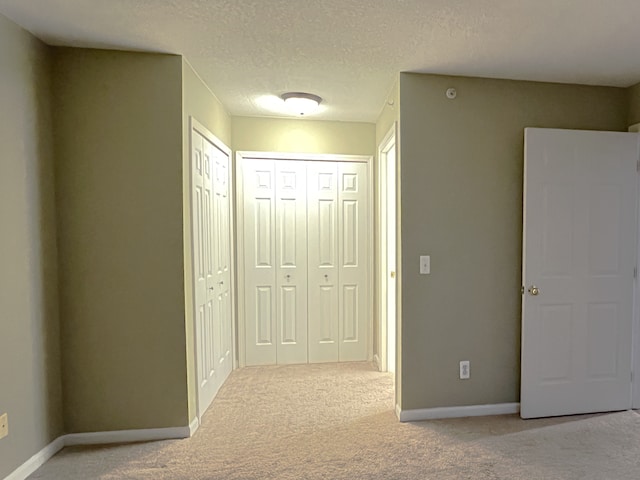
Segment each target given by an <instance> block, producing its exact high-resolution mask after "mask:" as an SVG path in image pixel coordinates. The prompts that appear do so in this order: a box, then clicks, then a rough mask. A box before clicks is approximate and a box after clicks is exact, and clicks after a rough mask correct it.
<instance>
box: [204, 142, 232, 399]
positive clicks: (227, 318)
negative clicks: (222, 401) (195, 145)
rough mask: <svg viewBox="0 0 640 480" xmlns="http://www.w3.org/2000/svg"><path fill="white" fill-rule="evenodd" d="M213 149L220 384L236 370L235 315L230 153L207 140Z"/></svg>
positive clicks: (216, 322) (216, 335) (217, 353)
mask: <svg viewBox="0 0 640 480" xmlns="http://www.w3.org/2000/svg"><path fill="white" fill-rule="evenodd" d="M205 142H206V144H207V146H208V148H209V150H210V151H211V154H212V158H213V164H214V171H213V194H214V195H213V198H214V201H213V212H214V215H213V217H214V221H213V222H212V227H213V230H212V232H211V236H212V239H213V251H214V255H213V258H214V265H213V266H214V272H215V285H212V286H213V288H214V290H213V292H214V293H215V295H216V308H215V311H216V312H217V315H216V317H215V321H214V325H215V331H214V337H215V338H214V345H215V353H216V359H217V365H216V368H217V369H218V388H219V387H220V386H222V383H224V381H225V380H226V379H227V377H228V376H229V373H231V370H232V363H233V359H232V356H231V351H232V347H231V345H232V335H233V332H232V327H233V325H232V315H231V309H232V307H231V225H230V202H229V176H230V175H229V172H230V170H229V153H228V152H225V151H222V150H220V149H218V148H217V147H216V146H215V145H213V144H211V143H209V142H208V141H207V140H205Z"/></svg>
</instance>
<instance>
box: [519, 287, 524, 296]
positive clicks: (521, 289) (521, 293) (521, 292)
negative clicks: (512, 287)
mask: <svg viewBox="0 0 640 480" xmlns="http://www.w3.org/2000/svg"><path fill="white" fill-rule="evenodd" d="M520 295H524V285H522V286H521V287H520Z"/></svg>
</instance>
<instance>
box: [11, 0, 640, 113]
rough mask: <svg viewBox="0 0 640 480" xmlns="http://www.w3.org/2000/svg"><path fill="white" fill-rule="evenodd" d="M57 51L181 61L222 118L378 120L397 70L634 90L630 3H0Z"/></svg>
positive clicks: (635, 31)
mask: <svg viewBox="0 0 640 480" xmlns="http://www.w3.org/2000/svg"><path fill="white" fill-rule="evenodd" d="M0 13H2V14H4V15H6V16H7V17H9V18H10V19H12V20H14V21H15V22H17V23H18V24H20V25H22V26H23V27H25V28H26V29H27V30H29V31H31V32H32V33H33V34H35V35H36V36H38V37H39V38H41V39H42V40H44V41H46V42H47V43H50V44H53V45H69V46H83V47H99V48H118V49H135V50H143V51H153V52H168V53H179V54H183V55H184V56H185V57H186V58H187V59H188V60H189V62H190V63H191V64H192V65H193V66H194V68H195V69H196V70H197V71H198V73H199V74H200V75H201V76H202V78H203V79H204V80H205V81H206V82H207V83H208V84H209V86H210V87H211V89H212V90H213V91H214V92H215V93H216V95H217V96H218V97H219V99H220V100H221V101H222V103H223V104H224V105H225V106H226V108H227V109H228V111H229V112H230V113H231V114H232V115H252V116H273V115H278V113H277V112H274V111H273V110H270V109H269V101H268V100H269V98H268V97H267V98H264V96H269V95H279V94H281V93H284V92H287V91H306V92H311V93H315V94H318V95H320V96H321V97H323V98H324V102H323V108H322V110H321V111H320V112H319V113H318V114H316V115H315V118H319V119H332V120H345V121H366V122H374V121H375V120H376V118H377V116H378V114H379V112H380V110H381V109H382V106H383V104H384V102H385V99H386V97H387V95H388V93H389V91H390V89H391V87H392V86H393V83H394V81H395V80H396V78H397V74H398V72H400V71H415V72H429V73H444V74H455V75H472V76H483V77H496V78H511V79H526V80H540V81H554V82H567V83H583V84H596V85H615V86H628V85H631V84H634V83H636V82H638V81H640V55H638V53H637V50H638V47H637V46H638V45H640V27H638V25H637V23H638V20H639V19H640V1H638V0H108V1H107V0H0Z"/></svg>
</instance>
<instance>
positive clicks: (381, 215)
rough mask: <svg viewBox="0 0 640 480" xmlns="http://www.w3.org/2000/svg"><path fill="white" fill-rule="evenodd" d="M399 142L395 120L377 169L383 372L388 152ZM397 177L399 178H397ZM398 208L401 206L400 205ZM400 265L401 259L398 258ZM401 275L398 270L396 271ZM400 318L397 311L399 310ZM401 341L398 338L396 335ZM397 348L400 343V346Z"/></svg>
mask: <svg viewBox="0 0 640 480" xmlns="http://www.w3.org/2000/svg"><path fill="white" fill-rule="evenodd" d="M396 141H397V122H394V123H393V125H392V126H391V128H390V129H389V131H388V132H387V134H386V135H385V136H384V138H383V139H382V141H381V142H380V145H379V146H378V162H377V163H378V165H377V167H378V171H377V174H378V175H377V178H378V182H377V187H378V188H377V192H378V194H377V197H378V198H377V203H376V208H377V212H378V216H377V219H378V228H377V229H376V236H377V244H378V250H377V252H376V253H377V255H376V258H377V260H378V269H377V271H376V298H377V302H376V306H377V321H378V342H379V344H378V354H379V358H380V363H379V368H380V370H381V371H383V372H386V371H388V365H389V362H388V358H387V357H388V348H387V337H388V318H387V295H386V293H385V292H386V291H387V273H388V265H387V229H388V220H387V187H386V185H387V168H388V165H387V154H388V153H389V151H391V149H392V148H396ZM396 165H397V148H396ZM396 178H397V177H396ZM396 209H397V207H396ZM396 264H397V260H396ZM396 274H397V272H396ZM396 317H397V313H396ZM396 340H397V337H396ZM396 347H397V346H396Z"/></svg>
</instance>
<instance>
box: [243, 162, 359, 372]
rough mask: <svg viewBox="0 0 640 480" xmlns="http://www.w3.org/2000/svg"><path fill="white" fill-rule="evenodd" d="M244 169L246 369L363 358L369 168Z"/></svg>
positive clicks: (288, 165)
mask: <svg viewBox="0 0 640 480" xmlns="http://www.w3.org/2000/svg"><path fill="white" fill-rule="evenodd" d="M240 164H241V168H242V187H241V191H242V197H243V200H242V207H243V208H242V212H241V215H242V222H241V225H242V227H241V228H242V232H241V234H240V238H242V239H243V246H242V247H243V251H244V253H243V254H242V255H243V260H244V272H243V274H244V279H243V280H241V281H243V284H244V300H243V306H244V308H243V316H244V327H245V329H244V345H245V362H246V364H247V365H269V364H287V363H307V362H330V361H333V362H335V361H360V360H367V358H368V353H369V342H370V334H369V324H370V323H371V315H370V295H369V288H370V286H369V262H370V257H369V240H370V236H369V231H368V228H369V218H368V215H369V211H368V194H369V186H368V166H367V164H366V163H357V162H346V163H340V162H331V161H317V162H316V161H310V160H296V159H276V160H274V159H254V158H242V160H241V162H240Z"/></svg>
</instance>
